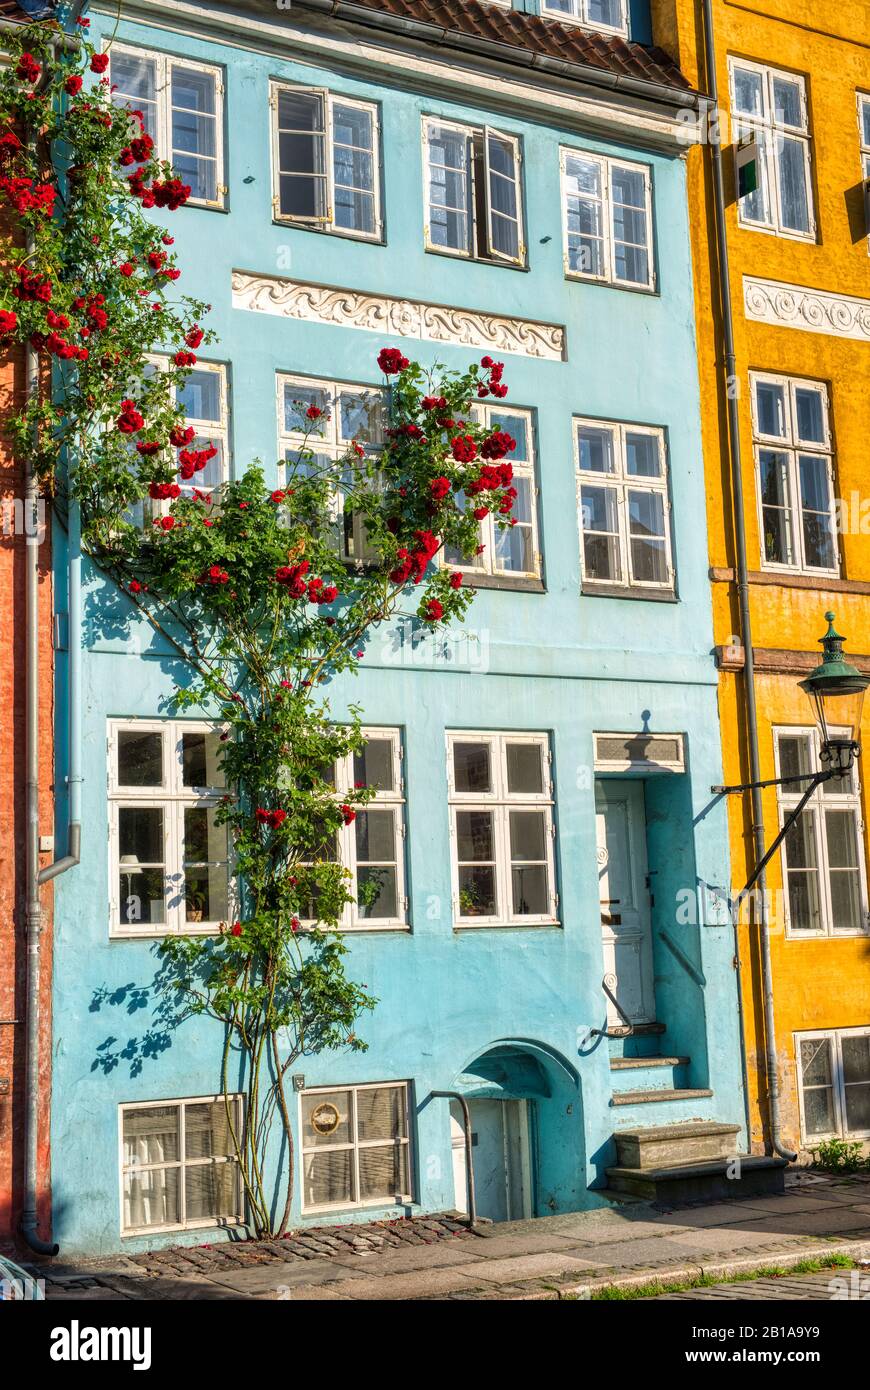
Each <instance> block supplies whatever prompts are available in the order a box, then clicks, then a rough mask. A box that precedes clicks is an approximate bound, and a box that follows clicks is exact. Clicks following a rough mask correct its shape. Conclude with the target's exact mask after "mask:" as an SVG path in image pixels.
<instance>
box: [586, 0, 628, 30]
mask: <svg viewBox="0 0 870 1390" xmlns="http://www.w3.org/2000/svg"><path fill="white" fill-rule="evenodd" d="M587 3H588V7H589V9H588V15H589V23H590V24H607V25H609V26H610V28H611V29H620V28H622V0H587Z"/></svg>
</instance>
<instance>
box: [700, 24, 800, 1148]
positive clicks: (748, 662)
mask: <svg viewBox="0 0 870 1390" xmlns="http://www.w3.org/2000/svg"><path fill="white" fill-rule="evenodd" d="M701 8H702V11H703V15H704V49H705V55H706V65H707V91H708V92H709V95H710V98H711V100H712V103H713V106H714V108H718V106H719V84H718V79H717V75H716V42H715V37H714V30H713V5H712V0H701ZM710 150H711V154H712V158H713V193H714V201H715V207H716V249H717V253H718V258H719V284H718V289H719V297H720V301H721V308H722V336H723V340H724V347H725V380H726V386H727V385H728V384H730V383H731V382H733V381H735V380H736V377H737V355H736V352H735V349H734V317H733V313H732V309H731V273H730V268H729V262H728V236H727V229H726V222H725V179H724V175H723V171H722V146H721V143H720V141H719V140H715V141H711V142H710ZM726 395H727V397H728V441H729V454H730V461H731V490H732V493H733V495H734V503H733V505H734V549H735V559H736V562H737V563H736V570H737V601H738V606H739V610H740V628H741V639H742V641H743V650H744V652H745V662H744V667H743V684H744V688H745V695H746V730H747V738H748V743H749V780H750V781H751V782H760V781H761V767H760V759H759V753H758V707H757V704H756V699H755V657H754V653H753V650H752V621H751V614H750V604H749V577H748V566H747V562H746V514H745V509H744V505H743V469H742V465H741V451H740V410H739V404H738V400H737V397H736V395H735V394H734V392H733V391H731V390H726ZM750 795H751V805H752V834H753V848H754V863H755V865H759V864H761V863H762V861H763V860H764V812H763V806H762V797H761V788H760V787H757V786H756V787H753V788H752V789H751V793H750ZM757 882H758V887H759V889H760V893H759V894H758V898H757V902H758V927H759V944H760V947H761V979H762V989H763V993H764V1033H765V1074H766V1077H767V1097H768V1104H769V1108H770V1116H769V1124H770V1145H771V1148H772V1149H773V1151H774V1153H777V1154H779V1155H780V1157H781V1158H785V1159H788V1161H789V1162H790V1163H793V1162H794V1161H795V1159H796V1158H797V1154H796V1153H792V1151H791V1149H788V1148H786V1147H785V1145H784V1144H783V1142H782V1140H781V1139H780V1106H779V1100H780V1093H779V1069H778V1066H777V1053H776V1031H775V1029H776V1019H775V1014H774V1001H773V966H772V963H771V955H770V923H769V921H768V915H767V891H766V882H767V880H766V875H765V873H764V872H763V871H762V872H761V873H760V874H759V875H758V880H757ZM738 927H739V924H738V923H737V922H735V928H734V929H735V936H736V933H737V931H738ZM737 959H738V962H739V949H738V953H737ZM739 983H740V981H739V972H738V985H739ZM740 1007H741V1031H742V1017H743V1015H742V1007H743V1006H742V999H741V1006H740ZM744 1052H745V1049H744ZM744 1085H745V1087H746V1089H747V1102H748V1086H749V1077H748V1075H746V1074H744ZM747 1138H748V1139H751V1136H750V1135H749V1134H747Z"/></svg>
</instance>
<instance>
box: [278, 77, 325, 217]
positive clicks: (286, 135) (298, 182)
mask: <svg viewBox="0 0 870 1390" xmlns="http://www.w3.org/2000/svg"><path fill="white" fill-rule="evenodd" d="M325 122H326V115H325V111H324V101H323V97H322V96H320V95H319V94H316V93H306V92H288V91H282V92H279V93H278V167H279V171H280V174H281V179H280V208H281V212H283V213H286V214H287V215H288V216H292V217H302V218H304V217H312V218H320V219H324V218H325V217H326V204H327V192H328V190H327V177H326V123H325Z"/></svg>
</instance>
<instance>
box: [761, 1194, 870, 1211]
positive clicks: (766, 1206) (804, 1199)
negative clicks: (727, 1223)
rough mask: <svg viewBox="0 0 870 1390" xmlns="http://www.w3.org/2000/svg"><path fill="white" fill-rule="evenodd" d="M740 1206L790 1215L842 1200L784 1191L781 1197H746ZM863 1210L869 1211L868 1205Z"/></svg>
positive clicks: (827, 1207) (835, 1205) (833, 1204)
mask: <svg viewBox="0 0 870 1390" xmlns="http://www.w3.org/2000/svg"><path fill="white" fill-rule="evenodd" d="M740 1206H741V1208H742V1209H743V1210H744V1211H752V1212H773V1213H774V1214H775V1215H777V1216H790V1215H792V1214H793V1213H794V1212H798V1211H824V1210H825V1209H830V1208H831V1207H839V1206H842V1202H841V1201H840V1200H839V1199H838V1198H836V1197H827V1196H822V1195H821V1194H820V1193H815V1192H814V1193H809V1192H807V1193H794V1194H789V1193H786V1194H785V1195H784V1196H782V1197H747V1198H746V1199H745V1200H744V1201H742V1202H741V1203H740ZM858 1210H860V1208H858ZM864 1210H865V1211H870V1205H868V1206H867V1207H865V1208H864Z"/></svg>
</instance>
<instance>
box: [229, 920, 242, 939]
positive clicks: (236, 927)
mask: <svg viewBox="0 0 870 1390" xmlns="http://www.w3.org/2000/svg"><path fill="white" fill-rule="evenodd" d="M230 930H231V935H232V936H241V934H242V924H241V922H233V925H232V927H231V929H230Z"/></svg>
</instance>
